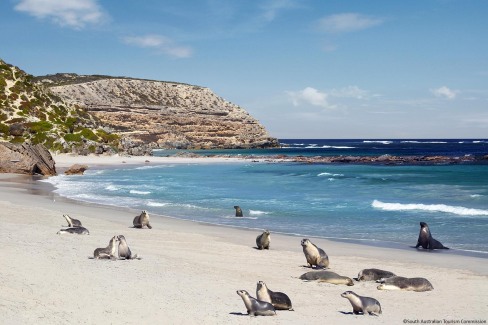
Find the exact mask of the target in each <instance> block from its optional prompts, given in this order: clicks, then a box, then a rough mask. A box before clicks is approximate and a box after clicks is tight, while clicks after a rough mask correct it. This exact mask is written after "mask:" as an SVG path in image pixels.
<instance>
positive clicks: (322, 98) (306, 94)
mask: <svg viewBox="0 0 488 325" xmlns="http://www.w3.org/2000/svg"><path fill="white" fill-rule="evenodd" d="M287 94H288V96H290V98H291V100H292V102H293V105H295V106H299V105H300V104H301V103H303V102H305V103H307V104H310V105H313V106H320V107H324V108H332V107H333V106H331V105H329V103H328V101H327V97H328V95H327V94H326V93H323V92H320V91H318V90H317V89H315V88H312V87H307V88H305V89H303V90H300V91H289V92H287Z"/></svg>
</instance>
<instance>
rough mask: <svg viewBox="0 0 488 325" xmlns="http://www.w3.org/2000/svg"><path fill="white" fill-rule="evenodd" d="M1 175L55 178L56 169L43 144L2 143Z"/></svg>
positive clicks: (0, 144) (0, 153) (0, 150)
mask: <svg viewBox="0 0 488 325" xmlns="http://www.w3.org/2000/svg"><path fill="white" fill-rule="evenodd" d="M0 173H14V174H28V175H36V174H40V175H44V176H53V175H56V167H55V163H54V160H53V157H52V156H51V154H50V153H49V150H47V149H46V147H44V146H43V145H42V144H36V145H32V144H28V143H24V144H13V143H8V142H0Z"/></svg>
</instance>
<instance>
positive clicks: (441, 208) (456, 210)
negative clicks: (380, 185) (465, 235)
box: [371, 200, 488, 216]
mask: <svg viewBox="0 0 488 325" xmlns="http://www.w3.org/2000/svg"><path fill="white" fill-rule="evenodd" d="M371 206H372V207H373V208H376V209H381V210H386V211H406V210H422V211H430V212H446V213H452V214H457V215H460V216H488V210H481V209H471V208H465V207H460V206H451V205H445V204H417V203H411V204H403V203H385V202H381V201H378V200H374V201H373V203H371Z"/></svg>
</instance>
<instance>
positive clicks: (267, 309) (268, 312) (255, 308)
mask: <svg viewBox="0 0 488 325" xmlns="http://www.w3.org/2000/svg"><path fill="white" fill-rule="evenodd" d="M237 294H238V295H239V296H240V297H241V298H242V301H244V305H245V306H246V309H247V313H248V314H249V316H275V315H276V310H275V308H274V307H273V305H272V304H270V303H269V302H266V301H261V300H257V299H256V298H253V297H251V296H250V295H249V293H248V292H247V291H246V290H237Z"/></svg>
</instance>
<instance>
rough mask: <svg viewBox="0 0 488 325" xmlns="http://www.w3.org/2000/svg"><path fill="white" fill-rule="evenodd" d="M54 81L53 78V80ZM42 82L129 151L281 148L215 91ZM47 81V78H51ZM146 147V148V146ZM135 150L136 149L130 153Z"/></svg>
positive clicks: (109, 81)
mask: <svg viewBox="0 0 488 325" xmlns="http://www.w3.org/2000/svg"><path fill="white" fill-rule="evenodd" d="M49 77H51V79H49ZM52 77H53V76H46V77H38V79H39V80H42V81H43V83H45V84H47V83H51V85H50V86H49V88H50V90H51V92H52V93H54V94H56V95H57V96H59V97H61V98H63V99H64V100H66V101H68V102H71V103H73V104H76V105H79V106H81V107H83V108H84V109H85V110H86V111H87V112H89V113H90V114H92V115H94V116H96V118H97V119H98V120H99V121H100V122H101V123H102V124H103V125H104V126H106V127H107V126H108V127H110V128H111V129H112V131H113V132H115V133H118V134H119V135H120V136H121V142H122V145H123V146H124V147H125V148H124V149H125V150H126V151H128V152H129V153H131V150H132V151H133V152H132V154H138V153H139V152H137V151H140V150H146V149H144V148H143V149H141V148H142V147H141V145H142V146H143V144H145V145H146V147H149V148H257V147H274V146H277V145H279V143H278V141H277V140H276V139H275V138H272V137H270V135H269V134H268V132H267V131H266V129H265V128H264V127H263V126H262V125H261V124H260V123H259V122H258V121H257V120H256V119H255V118H253V117H252V116H251V115H249V114H248V113H247V112H246V111H245V110H244V109H242V108H241V107H239V106H237V105H234V104H232V103H230V102H228V101H225V100H224V99H222V98H221V97H219V96H217V95H215V94H214V93H213V92H212V91H211V90H210V89H208V88H204V87H199V86H193V85H187V84H180V83H171V82H161V81H151V80H141V79H129V78H113V77H103V76H77V75H73V74H64V75H56V78H52ZM46 78H47V79H46ZM143 147H144V146H143ZM131 148H132V149H131Z"/></svg>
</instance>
